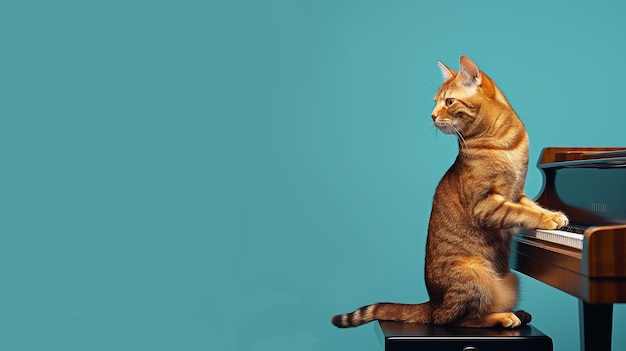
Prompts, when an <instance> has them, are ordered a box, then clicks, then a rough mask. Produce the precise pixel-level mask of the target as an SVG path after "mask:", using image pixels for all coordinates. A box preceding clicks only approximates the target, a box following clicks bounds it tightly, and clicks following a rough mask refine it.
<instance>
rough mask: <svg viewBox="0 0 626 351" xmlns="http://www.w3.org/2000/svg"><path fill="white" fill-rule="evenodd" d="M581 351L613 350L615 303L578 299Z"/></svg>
mask: <svg viewBox="0 0 626 351" xmlns="http://www.w3.org/2000/svg"><path fill="white" fill-rule="evenodd" d="M578 316H579V318H580V349H581V351H591V350H593V351H611V331H612V329H613V304H590V303H586V302H585V301H583V300H578Z"/></svg>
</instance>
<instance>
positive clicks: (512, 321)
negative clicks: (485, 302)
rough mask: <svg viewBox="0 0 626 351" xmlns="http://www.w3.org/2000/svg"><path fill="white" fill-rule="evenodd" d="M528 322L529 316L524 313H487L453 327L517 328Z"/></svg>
mask: <svg viewBox="0 0 626 351" xmlns="http://www.w3.org/2000/svg"><path fill="white" fill-rule="evenodd" d="M530 320H531V316H530V314H528V313H526V312H524V311H515V312H496V313H489V314H487V315H485V316H482V317H479V318H474V319H469V320H465V321H462V322H460V323H456V324H455V325H457V326H459V327H470V328H490V327H501V328H517V327H519V326H522V325H526V324H528V323H530Z"/></svg>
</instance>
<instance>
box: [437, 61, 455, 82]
mask: <svg viewBox="0 0 626 351" xmlns="http://www.w3.org/2000/svg"><path fill="white" fill-rule="evenodd" d="M437 65H438V66H439V69H440V70H441V75H442V76H443V81H444V82H445V81H447V80H448V79H450V78H452V77H454V76H455V75H456V72H455V71H453V70H451V69H450V68H449V67H448V66H446V65H444V64H443V63H441V61H437Z"/></svg>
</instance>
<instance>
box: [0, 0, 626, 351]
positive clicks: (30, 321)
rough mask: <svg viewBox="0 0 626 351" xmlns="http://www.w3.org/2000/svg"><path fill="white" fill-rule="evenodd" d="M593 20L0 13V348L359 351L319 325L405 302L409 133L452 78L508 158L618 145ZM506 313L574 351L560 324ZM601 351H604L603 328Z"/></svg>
mask: <svg viewBox="0 0 626 351" xmlns="http://www.w3.org/2000/svg"><path fill="white" fill-rule="evenodd" d="M625 14H626V8H625V7H624V5H623V4H621V3H618V2H614V1H552V2H547V1H524V2H515V3H512V2H500V1H476V2H469V1H456V0H451V1H447V2H437V1H365V0H359V1H356V0H355V1H347V0H332V1H330V0H329V1H217V2H215V1H213V2H211V1H209V2H207V1H137V0H132V1H99V2H97V1H19V2H18V1H4V2H2V3H1V4H0V40H1V44H2V45H1V47H0V50H1V51H0V52H1V54H0V116H1V117H0V121H1V123H0V147H1V151H0V154H1V160H2V166H1V174H2V176H1V177H2V186H1V188H0V189H1V193H0V198H1V201H0V203H1V206H2V207H1V214H2V215H1V216H2V220H1V223H2V227H1V228H2V229H1V234H0V238H1V239H0V274H1V276H0V278H1V280H0V282H1V283H0V330H2V332H1V333H2V337H1V338H0V348H1V349H3V350H67V351H69V350H251V351H258V350H303V351H307V350H357V349H358V350H381V349H382V347H381V346H380V344H379V342H378V340H377V339H376V336H375V334H374V327H373V325H366V326H363V327H360V328H356V329H351V330H338V329H335V328H334V327H332V326H331V324H330V317H331V316H332V315H333V314H335V313H339V312H347V311H350V310H353V309H354V308H356V307H359V306H362V305H365V304H368V303H372V302H376V301H381V300H384V301H402V302H421V301H425V300H426V299H427V295H426V291H425V287H424V284H423V275H422V270H423V257H424V249H423V247H424V244H425V235H426V227H427V221H428V216H429V213H430V202H431V199H432V195H433V193H434V189H435V186H436V184H437V182H438V179H439V178H440V177H441V176H442V175H443V173H444V172H445V170H446V169H447V167H448V166H449V165H450V164H451V163H452V161H453V160H454V157H455V153H456V142H455V140H454V138H452V137H451V136H448V135H443V134H442V133H440V132H437V131H436V130H435V128H434V127H433V125H432V121H431V119H430V117H429V116H430V112H431V110H432V97H433V95H434V91H435V89H436V88H437V87H438V85H439V84H440V82H441V78H440V73H439V70H438V68H437V66H436V61H437V60H442V61H443V62H445V63H447V64H448V65H450V66H451V67H454V68H456V67H458V57H459V55H461V54H467V55H469V56H470V57H471V58H472V59H473V60H474V61H475V62H476V63H477V64H478V65H479V66H480V67H481V68H482V69H483V70H484V71H485V72H487V73H488V74H489V75H490V76H491V77H492V78H494V80H495V81H496V82H497V83H498V84H499V86H500V87H501V88H502V90H503V91H504V92H505V94H506V95H507V97H508V98H509V100H510V102H511V103H512V105H513V106H514V108H515V109H516V111H517V112H518V114H519V115H520V116H521V118H522V119H523V121H524V122H525V124H526V126H527V129H528V132H529V134H530V138H531V163H532V165H531V168H530V170H529V174H528V181H527V186H526V189H527V192H528V193H529V194H530V195H531V196H535V195H536V194H538V193H539V191H540V187H541V184H542V178H541V174H540V173H539V171H538V170H537V169H536V168H535V167H534V164H535V162H536V160H537V158H538V156H539V152H540V150H541V149H542V148H543V147H545V146H603V145H607V146H624V144H626V141H625V140H624V137H623V130H624V126H625V125H626V124H625V122H624V116H623V111H622V101H623V99H624V98H623V96H624V88H623V82H624V80H625V78H626V74H625V72H624V68H623V67H624V62H626V48H625V45H624V34H626V33H625V32H626V24H625V22H624V20H623V18H624V15H625ZM521 284H522V289H521V290H522V301H521V304H520V307H522V308H524V309H526V310H528V311H530V312H531V313H532V314H533V318H534V319H533V323H534V324H535V325H536V326H538V327H539V328H540V329H542V330H543V331H544V332H545V333H547V334H548V335H550V336H551V337H552V338H553V340H554V343H555V350H559V351H566V350H575V349H577V348H578V320H577V301H576V300H575V299H574V298H572V297H570V296H568V295H565V294H564V293H560V292H558V291H557V290H555V289H552V288H550V287H547V286H545V285H543V284H540V283H537V282H535V281H533V280H531V279H529V278H526V277H522V278H521ZM613 329H614V346H613V349H614V350H623V349H625V348H626V336H625V335H624V332H623V331H624V330H626V309H625V308H624V305H617V306H616V307H615V319H614V327H613Z"/></svg>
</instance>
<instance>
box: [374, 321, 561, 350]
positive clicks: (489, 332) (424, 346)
mask: <svg viewBox="0 0 626 351" xmlns="http://www.w3.org/2000/svg"><path fill="white" fill-rule="evenodd" d="M375 328H376V334H377V335H378V338H379V340H380V341H381V343H382V344H383V345H384V347H385V351H418V350H419V351H435V350H436V351H503V350H506V351H552V339H551V338H550V337H549V336H547V335H545V334H544V333H542V332H541V331H540V330H539V329H537V328H535V327H533V326H532V325H527V326H524V327H520V328H515V329H493V328H485V329H482V328H481V329H478V328H458V327H441V326H434V325H429V324H408V323H402V322H379V325H378V326H376V327H375Z"/></svg>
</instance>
